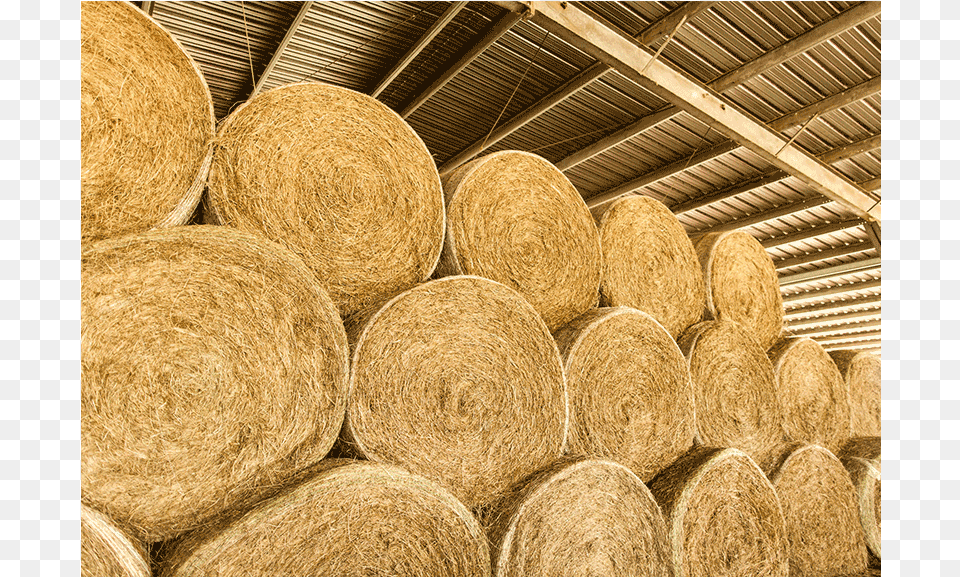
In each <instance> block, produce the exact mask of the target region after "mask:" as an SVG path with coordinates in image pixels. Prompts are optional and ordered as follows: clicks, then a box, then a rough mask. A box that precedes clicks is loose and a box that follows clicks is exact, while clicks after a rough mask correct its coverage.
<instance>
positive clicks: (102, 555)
mask: <svg viewBox="0 0 960 577" xmlns="http://www.w3.org/2000/svg"><path fill="white" fill-rule="evenodd" d="M80 574H81V575H82V576H83V577H150V564H149V562H148V561H147V553H146V550H145V548H144V547H143V545H142V544H141V543H139V542H136V541H134V540H132V539H130V538H129V537H127V536H126V535H125V534H124V533H123V531H121V530H120V528H119V527H117V526H116V524H114V522H113V521H112V520H111V519H110V518H109V517H107V516H106V515H104V514H103V513H100V512H99V511H96V510H95V509H91V508H90V507H87V506H86V505H83V504H81V505H80Z"/></svg>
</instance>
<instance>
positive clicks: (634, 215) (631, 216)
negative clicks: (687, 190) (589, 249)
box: [600, 195, 706, 339]
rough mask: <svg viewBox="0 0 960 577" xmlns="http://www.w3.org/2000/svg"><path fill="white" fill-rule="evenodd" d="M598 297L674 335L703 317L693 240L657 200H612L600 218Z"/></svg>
mask: <svg viewBox="0 0 960 577" xmlns="http://www.w3.org/2000/svg"><path fill="white" fill-rule="evenodd" d="M600 245H601V246H602V247H603V282H602V283H601V284H600V298H601V301H602V302H603V304H605V305H610V306H620V305H626V306H630V307H633V308H635V309H639V310H642V311H644V312H646V313H649V314H650V315H652V316H653V318H655V319H657V321H659V322H660V324H662V325H663V327H664V328H665V329H667V332H669V333H670V336H671V337H673V338H675V339H676V338H677V337H678V336H679V335H680V333H682V332H683V330H684V329H686V328H687V327H689V326H691V325H693V324H695V323H696V322H698V321H699V320H700V318H701V316H702V315H703V310H704V305H705V299H706V293H705V289H704V284H703V273H702V272H701V270H700V263H699V262H698V260H697V253H696V252H695V251H694V249H693V243H692V242H691V241H690V239H689V238H688V237H687V234H686V232H685V231H684V230H683V226H681V225H680V221H678V220H677V217H676V216H674V215H673V213H672V212H670V210H669V209H668V208H667V207H666V206H664V205H663V203H661V202H659V201H657V200H654V199H652V198H649V197H646V196H640V195H627V196H624V197H621V198H620V199H618V200H617V201H615V202H613V203H612V204H611V205H610V206H609V208H607V209H606V211H605V212H604V213H603V216H602V217H601V219H600Z"/></svg>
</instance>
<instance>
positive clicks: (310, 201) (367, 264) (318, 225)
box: [204, 82, 444, 317]
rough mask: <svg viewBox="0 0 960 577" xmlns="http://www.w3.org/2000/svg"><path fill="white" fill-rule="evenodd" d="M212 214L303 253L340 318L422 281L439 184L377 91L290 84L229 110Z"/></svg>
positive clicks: (213, 182)
mask: <svg viewBox="0 0 960 577" xmlns="http://www.w3.org/2000/svg"><path fill="white" fill-rule="evenodd" d="M208 200H209V203H208V205H207V206H206V208H207V212H206V214H205V216H204V218H205V220H206V222H208V223H211V224H225V225H229V226H233V227H236V228H239V229H241V230H247V231H252V232H258V233H260V234H263V235H264V236H266V237H267V238H269V239H270V240H274V241H276V242H279V243H280V244H282V245H284V246H286V247H287V248H289V249H290V250H292V251H293V252H295V253H297V254H298V255H299V256H300V257H301V258H302V259H303V260H304V262H305V263H306V264H307V266H308V267H309V268H310V269H311V270H313V272H314V273H315V274H316V275H317V277H318V278H320V279H321V281H322V282H323V283H324V284H325V286H326V288H327V291H328V292H329V293H330V296H331V298H333V300H334V302H335V303H337V305H338V306H339V308H340V313H341V314H342V316H343V317H349V316H351V315H353V314H355V313H357V312H359V311H360V310H362V309H364V308H366V307H368V306H371V305H372V304H374V303H376V302H378V301H381V300H383V299H385V298H389V297H390V296H393V295H395V294H397V293H399V292H401V291H403V290H405V289H407V288H410V287H412V286H414V285H415V284H417V283H419V282H422V281H424V280H426V279H427V278H428V277H429V276H430V275H431V273H433V270H434V268H436V266H437V260H438V259H439V257H440V249H441V247H442V245H443V223H444V212H443V192H442V190H441V188H440V176H439V175H438V174H437V167H436V165H435V164H434V162H433V158H432V157H431V156H430V152H429V151H428V150H427V147H426V145H424V144H423V141H422V140H420V137H419V136H417V133H416V132H414V131H413V129H412V128H410V126H409V125H408V124H407V123H406V122H404V120H403V119H401V118H400V116H398V115H397V113H395V112H393V111H392V110H390V109H389V108H387V107H386V106H385V105H383V104H382V103H380V102H378V101H377V100H376V99H375V98H371V97H369V96H367V95H365V94H360V93H359V92H354V91H352V90H348V89H346V88H340V87H337V86H331V85H328V84H323V83H319V82H305V83H298V84H289V85H287V86H282V87H280V88H275V89H273V90H268V91H266V92H263V93H261V94H259V95H257V96H256V97H255V98H253V99H252V100H249V101H247V102H246V103H244V104H243V105H242V106H240V107H239V108H237V109H236V110H235V111H233V112H232V113H231V114H230V116H228V117H227V118H226V120H224V122H223V124H222V125H221V126H220V129H219V131H218V132H217V151H216V153H215V155H214V158H213V166H212V167H211V169H210V187H209V193H208Z"/></svg>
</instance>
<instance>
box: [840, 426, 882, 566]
mask: <svg viewBox="0 0 960 577" xmlns="http://www.w3.org/2000/svg"><path fill="white" fill-rule="evenodd" d="M839 457H840V461H841V462H842V463H843V466H844V467H846V468H847V472H849V473H850V480H851V481H853V486H854V488H855V490H856V493H857V506H858V508H859V510H860V525H861V526H862V527H863V533H864V537H865V538H866V541H867V547H868V548H869V549H870V552H871V553H872V554H873V555H874V556H875V557H876V558H877V559H879V558H880V437H854V438H852V439H850V440H849V441H847V443H846V444H845V445H844V446H843V449H841V451H840V454H839Z"/></svg>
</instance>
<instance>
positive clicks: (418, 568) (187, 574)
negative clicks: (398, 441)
mask: <svg viewBox="0 0 960 577" xmlns="http://www.w3.org/2000/svg"><path fill="white" fill-rule="evenodd" d="M161 575H162V576H163V577H174V576H176V577H207V576H209V575H218V576H221V577H247V576H256V577H261V576H263V577H266V576H274V575H277V576H279V575H283V576H287V575H291V576H293V575H295V576H297V577H300V576H307V575H316V576H321V575H411V576H412V575H416V576H418V577H489V575H490V552H489V546H488V544H487V540H486V538H485V537H484V534H483V531H482V530H481V528H480V525H479V523H477V521H476V519H475V518H474V517H473V515H471V514H470V512H469V511H468V510H467V509H466V508H465V507H464V506H463V505H462V504H461V503H460V502H458V501H457V500H456V499H455V498H453V496H452V495H450V494H449V493H448V492H447V491H445V490H443V489H442V488H441V487H439V486H438V485H437V484H436V483H433V482H431V481H428V480H427V479H424V478H423V477H420V476H419V475H413V474H410V473H408V472H407V471H404V470H403V469H400V468H399V467H393V466H389V465H382V464H376V463H367V462H361V461H349V460H342V459H334V460H325V461H323V462H321V463H320V464H318V465H317V466H316V467H314V468H312V469H311V471H310V475H309V476H307V478H306V480H305V481H304V482H302V483H298V484H296V485H292V486H289V487H287V488H286V489H285V490H284V492H283V493H282V494H280V495H279V496H277V497H275V498H272V499H268V500H266V501H263V502H261V503H260V504H258V505H257V506H256V507H255V508H254V509H253V510H251V511H249V512H248V513H247V514H245V515H244V516H243V517H241V518H239V519H237V520H235V521H233V522H232V523H229V524H226V525H223V524H221V525H220V526H217V527H211V528H204V529H201V530H198V531H196V532H194V533H193V534H191V535H188V536H187V537H186V538H185V539H184V540H182V541H181V542H179V543H178V544H177V545H176V546H175V548H174V549H173V550H172V551H171V553H170V555H169V556H168V557H167V559H166V560H165V563H164V566H163V568H162V572H161Z"/></svg>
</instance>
